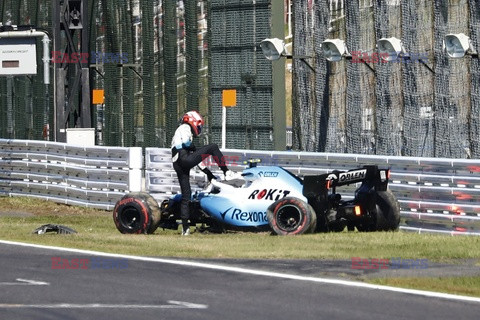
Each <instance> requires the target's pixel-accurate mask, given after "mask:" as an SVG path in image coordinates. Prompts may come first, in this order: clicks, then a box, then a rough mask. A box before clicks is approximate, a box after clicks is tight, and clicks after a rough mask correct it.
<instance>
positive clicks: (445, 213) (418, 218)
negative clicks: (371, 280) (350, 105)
mask: <svg viewBox="0 0 480 320" xmlns="http://www.w3.org/2000/svg"><path fill="white" fill-rule="evenodd" d="M224 154H225V155H226V157H225V160H226V161H227V165H229V167H230V168H232V169H233V170H242V169H243V168H245V165H243V161H244V160H247V159H251V158H259V159H261V160H262V165H279V166H282V167H284V168H285V169H287V170H289V171H291V172H292V173H294V174H297V175H300V176H304V175H309V174H321V173H326V172H330V171H333V170H349V169H353V168H356V167H359V166H363V165H368V164H376V165H378V166H380V167H388V168H390V169H391V182H390V184H389V187H390V189H391V190H392V192H393V193H394V194H395V196H396V197H397V199H398V200H399V203H400V207H401V224H400V228H401V229H402V230H405V231H413V232H419V233H421V232H435V233H448V234H452V235H457V234H464V235H480V202H479V199H480V160H469V159H445V158H414V157H395V156H376V155H357V154H328V153H308V152H266V151H245V150H226V151H225V152H224ZM145 158H146V159H145V181H146V190H147V191H148V192H150V193H152V195H153V196H154V197H155V198H157V199H158V200H159V201H160V200H161V199H164V198H166V197H168V196H169V195H170V194H172V193H176V192H178V191H179V190H180V188H179V186H178V183H177V179H176V174H175V172H174V171H173V168H172V165H171V154H170V150H169V149H159V148H147V149H146V154H145ZM212 169H217V168H216V166H213V167H212ZM212 171H213V170H212ZM216 173H217V174H219V171H216ZM191 176H192V179H193V180H194V181H195V183H194V184H192V187H194V186H195V184H196V187H197V188H198V189H200V188H202V187H203V186H204V184H205V183H206V180H205V179H206V178H205V175H204V174H203V173H202V172H200V171H198V170H196V169H194V170H192V175H191ZM355 188H356V187H355V186H349V187H344V188H342V190H344V191H345V192H349V191H350V192H351V194H352V196H353V191H354V190H355Z"/></svg>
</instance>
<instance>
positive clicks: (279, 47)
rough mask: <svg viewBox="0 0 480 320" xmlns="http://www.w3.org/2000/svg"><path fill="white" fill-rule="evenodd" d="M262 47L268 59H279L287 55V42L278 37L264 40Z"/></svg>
mask: <svg viewBox="0 0 480 320" xmlns="http://www.w3.org/2000/svg"><path fill="white" fill-rule="evenodd" d="M260 48H261V49H262V52H263V54H264V55H265V57H266V58H267V59H268V60H278V59H280V57H281V56H285V55H286V50H285V42H284V41H283V40H281V39H278V38H271V39H265V40H262V42H260Z"/></svg>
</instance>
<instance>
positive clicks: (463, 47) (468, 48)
mask: <svg viewBox="0 0 480 320" xmlns="http://www.w3.org/2000/svg"><path fill="white" fill-rule="evenodd" d="M443 49H444V51H445V52H446V53H447V55H448V56H449V57H450V58H454V59H460V58H463V57H464V56H465V55H466V54H470V55H477V52H476V51H475V49H474V48H473V45H472V40H470V38H469V37H468V36H466V35H465V34H463V33H457V34H453V33H450V34H447V35H446V36H445V38H444V40H443Z"/></svg>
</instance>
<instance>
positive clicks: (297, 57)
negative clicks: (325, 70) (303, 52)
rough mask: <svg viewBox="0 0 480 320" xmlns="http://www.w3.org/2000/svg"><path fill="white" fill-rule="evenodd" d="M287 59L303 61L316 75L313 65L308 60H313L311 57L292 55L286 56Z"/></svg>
mask: <svg viewBox="0 0 480 320" xmlns="http://www.w3.org/2000/svg"><path fill="white" fill-rule="evenodd" d="M285 58H288V59H299V60H300V61H302V62H303V63H305V64H306V65H307V67H308V68H309V69H310V70H312V71H313V72H314V73H315V69H314V68H313V67H312V65H311V64H310V63H308V61H307V58H311V57H309V56H294V55H291V54H286V55H285Z"/></svg>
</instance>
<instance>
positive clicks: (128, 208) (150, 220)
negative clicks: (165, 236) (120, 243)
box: [113, 192, 161, 234]
mask: <svg viewBox="0 0 480 320" xmlns="http://www.w3.org/2000/svg"><path fill="white" fill-rule="evenodd" d="M160 217H161V215H160V208H159V206H158V203H157V201H156V200H155V199H154V198H153V197H152V196H151V195H149V194H148V193H145V192H136V193H130V194H127V195H125V196H124V197H123V198H122V199H120V200H119V201H118V202H117V203H116V205H115V208H114V209H113V221H114V222H115V226H116V227H117V229H118V231H120V232H121V233H137V234H138V233H144V234H151V233H153V232H155V230H156V229H157V227H158V222H159V221H160Z"/></svg>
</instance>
